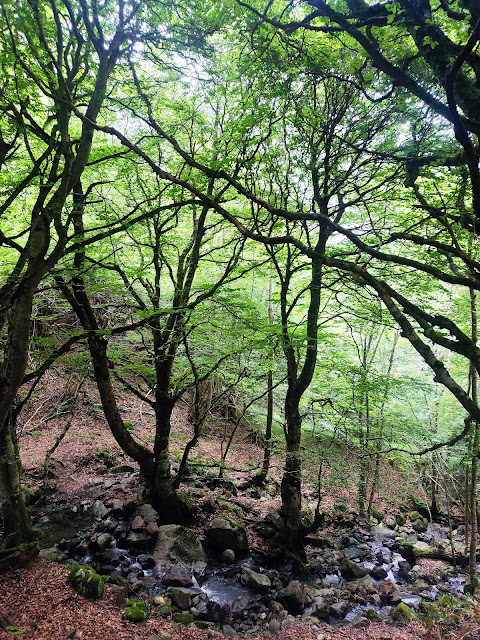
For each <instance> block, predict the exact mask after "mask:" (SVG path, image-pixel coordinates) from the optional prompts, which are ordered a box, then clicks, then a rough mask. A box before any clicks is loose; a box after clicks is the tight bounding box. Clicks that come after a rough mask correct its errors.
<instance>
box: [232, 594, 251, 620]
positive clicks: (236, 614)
mask: <svg viewBox="0 0 480 640" xmlns="http://www.w3.org/2000/svg"><path fill="white" fill-rule="evenodd" d="M249 604H250V601H249V599H248V598H247V597H246V596H238V598H235V600H234V601H233V602H232V604H231V605H230V610H231V613H232V617H233V618H242V617H243V614H244V612H245V611H246V610H247V609H248V605H249Z"/></svg>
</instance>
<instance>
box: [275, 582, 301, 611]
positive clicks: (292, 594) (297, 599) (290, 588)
mask: <svg viewBox="0 0 480 640" xmlns="http://www.w3.org/2000/svg"><path fill="white" fill-rule="evenodd" d="M275 597H276V600H278V601H279V602H280V603H281V604H282V605H284V607H285V608H286V609H287V611H288V612H289V613H301V612H302V611H303V609H304V608H305V602H306V599H307V594H306V591H305V587H304V585H303V584H302V583H301V582H300V581H299V580H292V581H291V582H289V583H288V585H287V586H286V587H285V588H284V589H280V591H279V592H278V593H277V595H276V596H275Z"/></svg>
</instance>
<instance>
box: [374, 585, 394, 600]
mask: <svg viewBox="0 0 480 640" xmlns="http://www.w3.org/2000/svg"><path fill="white" fill-rule="evenodd" d="M394 589H395V587H394V585H393V582H392V581H391V580H384V581H383V582H381V583H380V584H379V585H378V593H379V595H380V597H381V598H382V600H386V599H388V598H390V596H391V595H392V593H393V591H394Z"/></svg>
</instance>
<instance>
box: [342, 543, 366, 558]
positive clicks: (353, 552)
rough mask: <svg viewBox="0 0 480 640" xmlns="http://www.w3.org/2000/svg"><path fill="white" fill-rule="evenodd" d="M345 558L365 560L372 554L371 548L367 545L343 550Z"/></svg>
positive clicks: (353, 546) (352, 546)
mask: <svg viewBox="0 0 480 640" xmlns="http://www.w3.org/2000/svg"><path fill="white" fill-rule="evenodd" d="M343 552H344V554H345V556H346V557H347V558H350V560H353V559H354V558H359V559H363V558H366V557H367V556H368V554H369V553H370V548H369V547H368V546H367V545H351V546H348V547H346V548H345V549H344V550H343Z"/></svg>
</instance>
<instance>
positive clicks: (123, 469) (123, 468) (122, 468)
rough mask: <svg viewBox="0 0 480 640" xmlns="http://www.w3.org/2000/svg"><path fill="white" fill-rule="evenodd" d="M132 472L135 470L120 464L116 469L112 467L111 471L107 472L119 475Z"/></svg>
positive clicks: (127, 465)
mask: <svg viewBox="0 0 480 640" xmlns="http://www.w3.org/2000/svg"><path fill="white" fill-rule="evenodd" d="M133 471H135V469H134V468H133V467H132V466H130V465H129V464H120V465H118V466H117V467H112V468H111V469H109V471H108V472H109V473H115V474H119V473H132V472H133Z"/></svg>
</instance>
